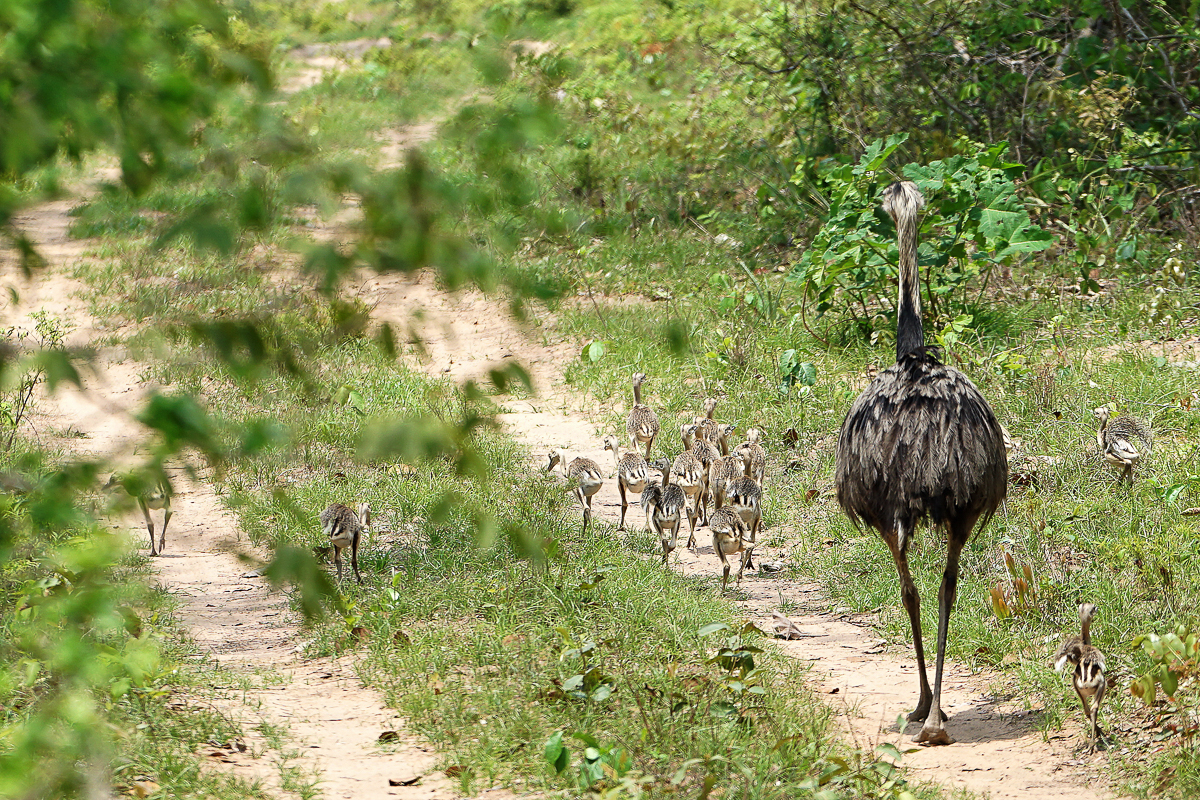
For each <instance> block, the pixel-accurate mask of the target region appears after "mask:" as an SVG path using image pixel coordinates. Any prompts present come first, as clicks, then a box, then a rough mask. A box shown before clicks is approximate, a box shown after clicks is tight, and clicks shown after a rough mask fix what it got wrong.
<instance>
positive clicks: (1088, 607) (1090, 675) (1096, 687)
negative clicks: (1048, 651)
mask: <svg viewBox="0 0 1200 800" xmlns="http://www.w3.org/2000/svg"><path fill="white" fill-rule="evenodd" d="M1095 616H1096V606H1095V604H1093V603H1084V604H1082V605H1081V606H1079V635H1078V636H1070V637H1068V638H1067V639H1066V640H1065V641H1064V642H1063V643H1062V646H1061V647H1059V648H1058V652H1057V653H1055V654H1054V669H1055V670H1056V671H1057V672H1063V671H1065V670H1066V668H1067V667H1068V666H1070V667H1072V674H1071V683H1072V684H1073V685H1074V686H1075V693H1076V694H1077V695H1079V702H1080V703H1082V704H1083V714H1084V716H1085V717H1087V718H1088V722H1089V723H1090V724H1091V729H1090V731H1089V744H1090V747H1089V751H1090V752H1095V750H1096V748H1097V746H1099V745H1101V744H1103V738H1102V737H1103V736H1104V731H1102V730H1101V729H1100V723H1099V722H1098V721H1097V718H1098V717H1099V715H1100V701H1101V700H1103V699H1104V690H1105V688H1107V685H1108V683H1107V678H1106V677H1105V675H1104V669H1105V666H1104V654H1103V653H1101V652H1100V651H1099V650H1098V649H1097V648H1095V647H1093V646H1092V633H1091V628H1092V618H1093V617H1095ZM1089 699H1090V700H1091V703H1089V702H1088V701H1089Z"/></svg>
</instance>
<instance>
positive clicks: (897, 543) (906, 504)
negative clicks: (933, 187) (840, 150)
mask: <svg viewBox="0 0 1200 800" xmlns="http://www.w3.org/2000/svg"><path fill="white" fill-rule="evenodd" d="M924 204H925V199H924V198H923V197H922V196H921V193H920V191H919V190H918V189H917V187H916V184H913V183H910V182H907V181H906V182H901V183H894V184H892V185H891V186H889V187H888V188H887V189H885V190H884V192H883V208H884V210H885V211H887V213H888V214H889V215H890V216H891V217H892V219H893V220H895V222H896V233H897V238H898V241H899V251H900V287H899V288H900V291H899V299H898V302H897V314H896V363H895V364H894V365H892V366H891V367H889V368H888V369H886V370H884V371H883V372H881V373H879V375H878V376H877V377H876V378H875V380H874V381H872V383H871V385H870V386H868V387H867V388H866V390H864V391H863V393H862V394H861V395H859V397H858V399H857V400H855V401H854V405H852V406H851V407H850V411H849V412H848V413H847V414H846V419H845V420H844V421H843V422H842V429H841V434H840V435H839V437H838V451H837V497H838V503H839V504H840V505H841V506H842V509H843V510H844V511H845V512H846V514H847V515H848V516H849V517H850V519H851V521H852V522H854V523H855V524H856V525H861V524H864V523H865V524H866V525H869V526H870V527H872V528H874V529H875V530H876V531H878V532H879V535H880V536H881V537H882V538H883V540H884V543H885V544H887V546H888V548H889V549H890V550H891V553H892V559H893V560H894V561H895V563H896V569H897V571H898V573H899V575H900V594H901V599H902V600H903V602H904V607H905V610H907V612H908V616H909V621H910V623H911V625H912V630H913V645H914V648H915V650H916V655H917V666H918V670H919V679H920V687H921V696H920V699H919V700H918V702H917V708H916V710H915V711H913V712H912V713H911V714H910V715H909V717H908V718H909V720H913V721H915V720H924V721H925V725H924V727H923V728H922V729H921V732H920V733H919V734H918V735H917V737H916V740H917V741H918V742H924V743H928V744H950V743H951V742H953V739H951V738H950V736H949V735H948V734H947V733H946V730H945V726H944V724H943V718H944V715H943V714H942V710H941V687H942V665H943V660H944V658H945V650H946V637H947V631H948V629H949V624H950V611H951V609H952V608H953V607H954V596H955V592H956V590H957V586H958V559H959V554H960V552H961V551H962V548H963V546H964V545H965V544H966V542H967V540H968V539H969V538H970V536H971V532H972V530H973V529H974V528H975V525H976V523H977V522H979V523H981V524H982V523H986V522H987V520H988V519H989V518H990V517H991V516H992V514H993V513H995V511H996V508H997V507H998V506H999V505H1000V503H1001V501H1003V500H1004V495H1005V491H1006V488H1007V484H1008V462H1007V459H1006V458H1005V454H1004V439H1003V435H1002V434H1001V430H1000V423H999V422H997V421H996V415H995V414H993V413H992V409H991V407H990V406H988V403H987V401H986V400H984V399H983V396H982V395H981V394H980V393H979V390H978V389H976V388H975V385H974V384H973V383H971V381H970V379H968V378H967V376H965V375H963V374H962V373H961V372H959V371H958V370H956V369H954V368H953V367H947V366H945V365H944V364H942V363H941V362H940V361H939V360H938V357H937V353H936V350H935V349H934V348H930V347H925V345H924V341H925V338H924V332H923V330H922V328H921V296H920V280H919V278H918V275H917V212H918V211H920V209H921V207H922V206H924ZM923 521H928V522H930V523H931V524H933V525H935V526H939V527H944V528H945V529H946V532H947V557H946V571H945V574H944V575H943V577H942V588H941V591H940V592H939V594H938V599H939V612H940V613H939V615H938V640H937V665H936V673H935V680H934V687H933V689H932V690H931V689H930V686H929V678H928V676H927V674H926V669H925V650H924V645H923V643H922V640H921V616H920V604H921V601H920V597H919V596H918V595H917V589H916V585H915V584H914V583H913V580H912V576H911V575H910V574H909V570H908V544H909V542H910V541H911V538H912V536H913V532H914V529H915V528H916V526H917V525H918V524H919V523H921V522H923Z"/></svg>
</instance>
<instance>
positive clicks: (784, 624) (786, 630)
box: [771, 611, 813, 639]
mask: <svg viewBox="0 0 1200 800" xmlns="http://www.w3.org/2000/svg"><path fill="white" fill-rule="evenodd" d="M771 627H772V628H774V629H775V638H777V639H807V638H810V637H811V636H812V635H813V634H811V633H805V632H804V631H802V630H800V628H799V626H797V625H796V623H794V622H792V621H791V620H790V619H788V618H787V617H785V616H784V615H783V614H780V613H779V612H778V611H773V612H772V613H771Z"/></svg>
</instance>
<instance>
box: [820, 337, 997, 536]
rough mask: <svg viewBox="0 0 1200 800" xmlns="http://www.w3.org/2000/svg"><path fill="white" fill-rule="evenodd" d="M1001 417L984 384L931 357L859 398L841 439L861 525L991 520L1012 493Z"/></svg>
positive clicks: (843, 493)
mask: <svg viewBox="0 0 1200 800" xmlns="http://www.w3.org/2000/svg"><path fill="white" fill-rule="evenodd" d="M1007 482H1008V462H1007V460H1006V458H1005V455H1004V440H1003V436H1002V434H1001V433H1000V424H999V422H997V420H996V417H995V415H994V414H993V413H992V410H991V408H990V407H989V406H988V404H987V401H986V400H985V399H984V398H983V396H982V395H981V394H980V393H979V390H978V389H976V388H975V386H974V384H972V383H971V381H970V380H969V379H968V378H967V377H966V376H965V375H963V374H962V373H961V372H958V371H957V370H955V369H952V368H949V367H945V366H942V365H941V364H939V363H937V362H936V361H934V360H932V359H930V358H928V357H927V356H921V355H913V356H907V357H905V358H904V359H903V360H902V361H901V362H900V363H897V364H895V365H894V366H892V367H889V368H888V369H886V370H884V371H883V372H882V373H880V374H879V376H878V377H876V379H875V381H874V382H872V384H871V385H870V386H868V387H867V389H866V390H865V391H864V392H863V393H862V394H861V395H860V396H859V397H858V399H857V400H856V401H855V402H854V405H852V406H851V407H850V411H849V412H848V413H847V414H846V419H845V420H844V421H843V423H842V430H841V434H840V436H839V439H838V453H837V490H838V502H839V503H840V504H841V506H842V508H843V509H845V511H846V513H847V515H848V516H849V517H850V519H851V520H853V521H854V522H855V523H859V522H866V523H867V524H869V525H872V526H873V527H876V528H877V529H879V530H881V531H891V530H894V529H895V526H896V523H897V522H903V523H904V524H905V526H906V527H907V526H911V525H912V524H915V523H916V522H918V521H919V520H921V519H924V518H929V519H930V520H931V521H932V522H934V523H935V524H936V523H941V522H943V521H945V520H946V519H948V518H950V517H952V516H959V515H962V514H969V513H975V514H977V515H979V516H981V517H982V518H983V522H985V523H986V521H987V519H988V518H989V517H990V516H991V514H992V513H993V512H994V511H995V509H996V507H997V506H999V504H1000V501H1001V500H1003V499H1004V494H1005V491H1006V487H1007Z"/></svg>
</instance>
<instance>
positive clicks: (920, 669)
mask: <svg viewBox="0 0 1200 800" xmlns="http://www.w3.org/2000/svg"><path fill="white" fill-rule="evenodd" d="M896 527H897V530H896V532H895V533H893V534H891V535H886V536H884V541H885V542H886V543H887V545H888V548H889V549H890V550H891V551H892V560H893V561H895V562H896V572H897V574H899V576H900V601H901V602H902V603H904V610H905V611H907V612H908V622H909V625H911V626H912V633H913V650H915V651H916V654H917V678H918V680H919V681H920V686H921V696H920V698H918V699H917V707H916V708H915V709H914V710H913V712H912V713H911V714H909V715H908V721H909V722H920V721H921V720H923V719H925V717H926V716H928V714H929V706H930V704H931V703H932V702H933V692H932V691H931V690H930V688H929V675H928V673H927V672H926V670H925V645H924V643H923V642H922V641H921V596H920V595H919V594H917V586H916V584H915V583H913V579H912V575H911V574H909V571H908V555H907V554H906V553H905V552H904V550H903V549H901V547H900V542H899V539H900V538H901V536H900V535H899V534H900V526H899V525H897V526H896Z"/></svg>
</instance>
